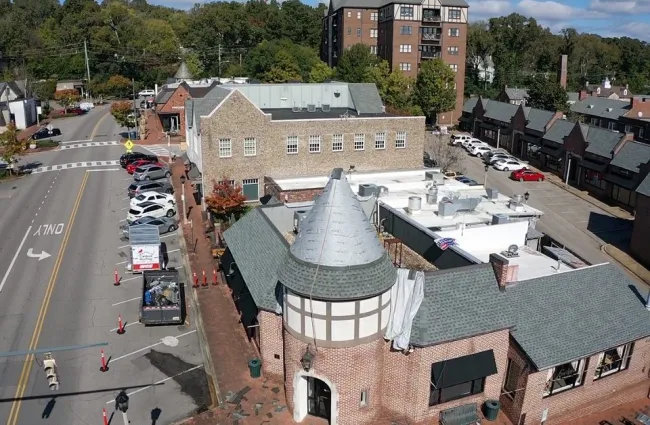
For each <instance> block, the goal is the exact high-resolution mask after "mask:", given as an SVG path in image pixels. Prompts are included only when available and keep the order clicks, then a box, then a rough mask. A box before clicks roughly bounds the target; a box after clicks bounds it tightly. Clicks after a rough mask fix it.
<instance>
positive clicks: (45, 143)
mask: <svg viewBox="0 0 650 425" xmlns="http://www.w3.org/2000/svg"><path fill="white" fill-rule="evenodd" d="M35 142H36V147H37V148H55V147H57V146H59V142H57V141H55V140H51V139H44V140H36V141H35Z"/></svg>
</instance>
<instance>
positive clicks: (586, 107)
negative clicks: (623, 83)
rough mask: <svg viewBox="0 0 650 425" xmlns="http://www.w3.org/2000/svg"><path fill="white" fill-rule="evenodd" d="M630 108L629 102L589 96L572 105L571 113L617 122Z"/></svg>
mask: <svg viewBox="0 0 650 425" xmlns="http://www.w3.org/2000/svg"><path fill="white" fill-rule="evenodd" d="M590 106H591V107H590ZM629 108H630V102H629V101H627V100H614V99H606V98H603V97H597V96H587V97H586V98H585V99H583V100H581V101H579V102H576V103H574V104H573V105H571V111H573V112H575V113H578V114H582V115H589V116H592V117H600V118H608V119H611V120H617V119H618V118H619V117H620V116H621V115H623V114H625V113H626V112H627V111H628V110H629Z"/></svg>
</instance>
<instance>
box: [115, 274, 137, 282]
mask: <svg viewBox="0 0 650 425" xmlns="http://www.w3.org/2000/svg"><path fill="white" fill-rule="evenodd" d="M136 279H142V276H141V275H140V276H135V277H130V278H128V279H121V280H120V282H128V281H130V280H136Z"/></svg>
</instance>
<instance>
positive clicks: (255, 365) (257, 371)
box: [248, 359, 496, 418]
mask: <svg viewBox="0 0 650 425" xmlns="http://www.w3.org/2000/svg"><path fill="white" fill-rule="evenodd" d="M248 370H249V371H250V373H251V378H259V377H260V376H261V375H262V362H261V361H260V359H253V360H249V361H248ZM495 418H496V416H495Z"/></svg>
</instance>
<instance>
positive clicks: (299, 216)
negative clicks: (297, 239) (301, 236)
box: [293, 210, 309, 234]
mask: <svg viewBox="0 0 650 425" xmlns="http://www.w3.org/2000/svg"><path fill="white" fill-rule="evenodd" d="M308 213H309V211H304V210H300V211H296V212H294V213H293V232H294V233H295V234H298V232H300V224H301V223H302V222H303V221H304V220H305V219H306V218H307V214H308Z"/></svg>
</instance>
